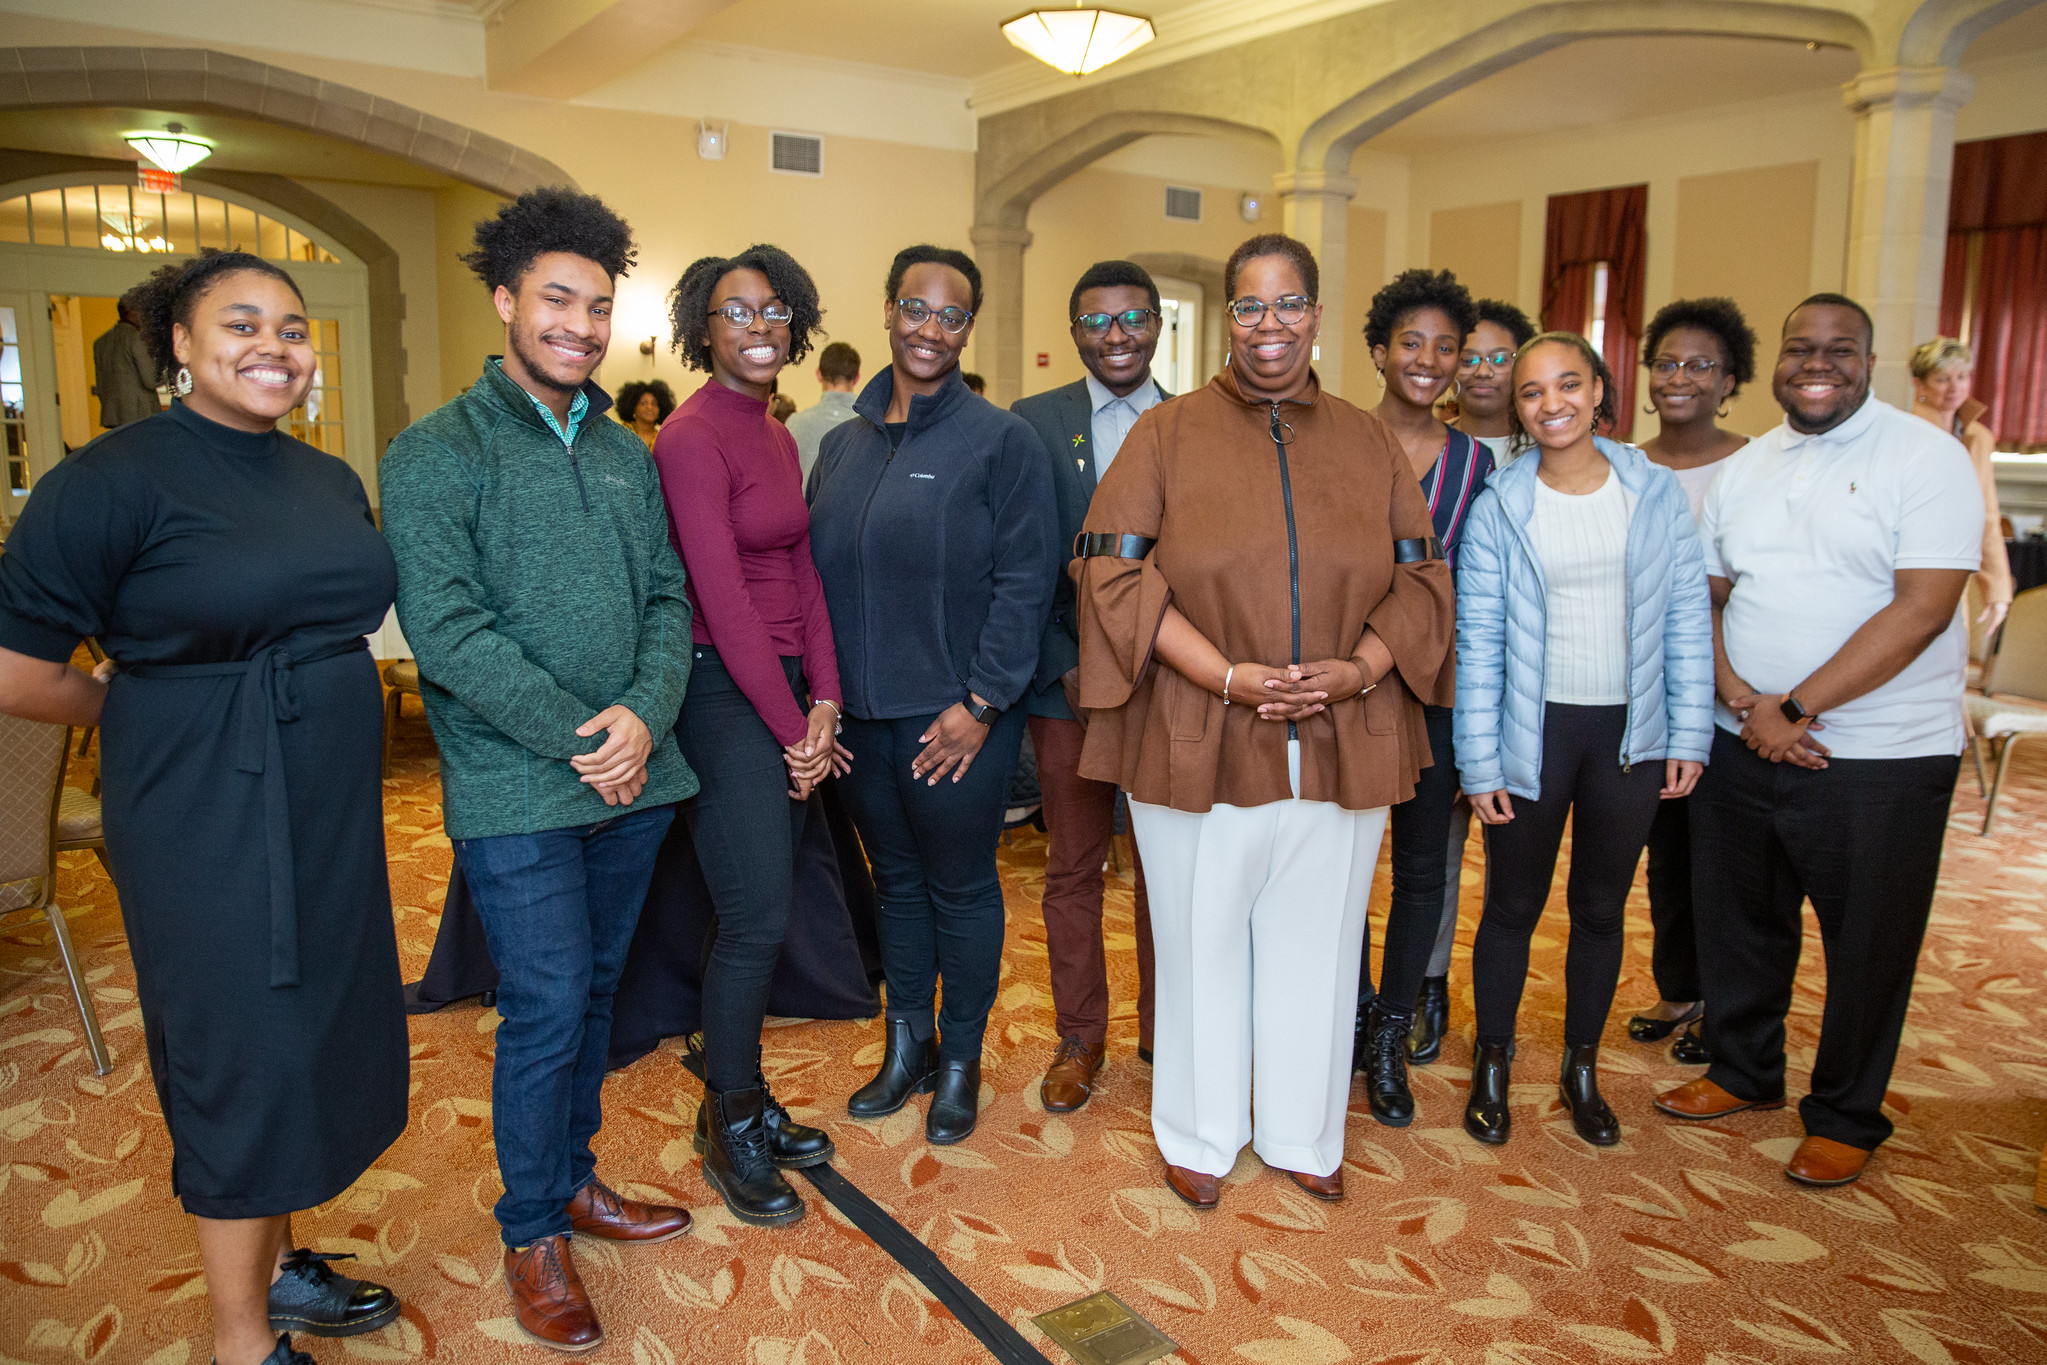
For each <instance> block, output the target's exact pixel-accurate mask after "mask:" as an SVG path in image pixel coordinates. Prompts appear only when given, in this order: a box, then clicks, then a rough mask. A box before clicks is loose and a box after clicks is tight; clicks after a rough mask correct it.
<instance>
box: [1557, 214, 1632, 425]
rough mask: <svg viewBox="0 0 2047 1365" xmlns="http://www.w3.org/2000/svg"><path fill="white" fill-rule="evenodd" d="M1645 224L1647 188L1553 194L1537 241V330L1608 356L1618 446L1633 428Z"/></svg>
mask: <svg viewBox="0 0 2047 1365" xmlns="http://www.w3.org/2000/svg"><path fill="white" fill-rule="evenodd" d="M1648 218H1649V187H1648V186H1647V185H1621V186H1617V187H1615V188H1613V189H1605V190H1587V191H1585V192H1584V193H1582V194H1553V195H1551V196H1550V197H1549V224H1548V228H1547V230H1546V232H1545V233H1544V236H1543V246H1542V281H1543V283H1542V325H1543V329H1544V330H1545V331H1551V332H1577V333H1578V334H1580V335H1581V336H1583V337H1585V338H1586V339H1587V340H1589V341H1591V342H1592V343H1593V345H1594V346H1595V347H1597V348H1598V350H1599V353H1600V354H1601V355H1602V356H1604V357H1606V363H1607V367H1608V368H1609V369H1611V370H1612V371H1613V375H1614V386H1615V388H1616V389H1617V390H1618V392H1617V393H1615V394H1614V411H1615V412H1616V413H1617V414H1618V416H1617V418H1616V420H1615V422H1614V429H1613V433H1612V434H1613V435H1615V436H1618V437H1620V438H1622V439H1623V440H1625V439H1627V438H1628V437H1630V436H1632V435H1633V434H1634V430H1635V380H1636V371H1637V370H1638V369H1639V368H1640V367H1639V365H1638V363H1637V362H1638V359H1639V357H1638V356H1637V354H1636V352H1637V351H1638V350H1640V348H1641V345H1642V288H1643V274H1644V267H1645V264H1646V261H1647V256H1648V227H1647V225H1648Z"/></svg>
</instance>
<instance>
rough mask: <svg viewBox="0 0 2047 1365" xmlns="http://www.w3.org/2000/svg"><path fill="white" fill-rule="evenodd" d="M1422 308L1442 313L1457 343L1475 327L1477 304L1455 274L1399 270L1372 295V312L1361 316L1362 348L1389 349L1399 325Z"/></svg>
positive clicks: (1435, 271) (1476, 324)
mask: <svg viewBox="0 0 2047 1365" xmlns="http://www.w3.org/2000/svg"><path fill="white" fill-rule="evenodd" d="M1424 308H1436V309H1440V310H1442V313H1443V316H1444V317H1446V318H1448V319H1450V322H1451V324H1452V325H1453V326H1454V327H1456V328H1457V340H1458V342H1459V343H1460V344H1461V343H1462V342H1463V340H1464V338H1465V337H1466V336H1468V335H1469V334H1470V332H1471V329H1472V328H1474V327H1476V326H1478V305H1477V304H1476V303H1474V302H1472V299H1471V291H1470V290H1469V289H1466V288H1465V287H1464V286H1463V285H1461V284H1459V283H1457V277H1456V276H1455V275H1453V274H1452V273H1450V272H1449V271H1447V270H1403V271H1401V272H1400V273H1399V274H1398V275H1395V276H1394V277H1393V278H1392V279H1390V280H1388V281H1387V282H1386V285H1385V287H1384V288H1382V289H1381V290H1380V291H1379V292H1378V293H1376V294H1374V295H1372V311H1370V312H1369V313H1367V314H1365V345H1367V346H1391V345H1392V344H1393V333H1394V331H1395V330H1396V329H1398V328H1399V326H1400V324H1401V323H1403V322H1405V321H1407V320H1408V319H1409V318H1411V317H1413V316H1414V315H1415V314H1416V313H1419V312H1420V311H1421V310H1422V309H1424Z"/></svg>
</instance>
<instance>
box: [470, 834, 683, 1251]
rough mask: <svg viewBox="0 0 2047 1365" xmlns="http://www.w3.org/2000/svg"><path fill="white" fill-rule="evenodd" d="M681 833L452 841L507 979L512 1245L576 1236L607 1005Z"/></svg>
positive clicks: (497, 1088)
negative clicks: (672, 836)
mask: <svg viewBox="0 0 2047 1365" xmlns="http://www.w3.org/2000/svg"><path fill="white" fill-rule="evenodd" d="M622 809H624V808H622ZM674 820H675V807H674V806H653V807H650V808H647V809H644V810H628V812H627V813H625V814H621V815H617V816H614V817H612V818H611V819H609V820H601V821H599V822H598V823H596V824H594V825H576V826H572V827H570V828H568V829H550V830H543V831H541V832H540V833H537V834H505V835H499V836H496V837H494V838H489V839H458V840H456V842H455V857H456V859H457V861H459V862H460V863H461V865H462V875H463V877H464V878H465V879H467V881H468V883H469V893H470V895H471V896H472V897H474V898H475V901H476V913H477V915H478V917H480V918H481V919H482V920H483V934H484V938H485V940H486V941H487V942H488V943H489V944H490V956H491V960H492V961H493V962H495V963H496V964H497V968H498V1014H499V1015H500V1016H502V1018H503V1021H504V1022H502V1023H501V1024H499V1025H498V1031H497V1060H496V1062H495V1064H494V1065H493V1067H492V1069H491V1093H490V1117H491V1131H492V1134H493V1136H494V1137H495V1140H496V1143H497V1157H498V1176H499V1179H500V1180H502V1181H503V1182H504V1187H505V1193H504V1196H503V1197H502V1198H500V1199H499V1200H498V1202H497V1208H496V1210H495V1212H496V1214H497V1220H498V1228H499V1230H500V1232H501V1234H502V1235H503V1237H504V1239H505V1245H506V1246H525V1245H527V1244H528V1243H531V1242H537V1241H539V1240H541V1239H542V1238H545V1237H553V1236H555V1235H556V1234H558V1233H565V1232H567V1231H568V1230H569V1215H568V1203H569V1200H570V1199H572V1198H573V1197H574V1196H575V1194H576V1191H578V1190H580V1189H582V1188H583V1186H585V1185H587V1184H589V1183H590V1181H591V1179H592V1178H593V1177H594V1175H595V1172H596V1167H597V1158H596V1156H595V1155H594V1154H592V1152H591V1151H590V1139H591V1138H593V1137H594V1136H596V1134H597V1129H598V1127H599V1126H600V1125H601V1124H602V1123H603V1122H604V1111H603V1098H602V1095H601V1093H600V1091H601V1090H602V1087H603V1085H604V1060H605V1054H606V1053H607V1051H609V1049H610V1046H611V1002H612V997H613V995H614V994H615V993H616V992H617V990H618V978H619V974H620V972H621V971H623V970H624V968H625V955H626V949H627V948H628V947H629V946H630V945H631V943H632V941H633V928H634V926H636V925H637V924H638V923H639V922H640V906H641V905H642V904H643V903H645V901H646V899H647V883H648V882H649V881H650V880H652V878H653V875H654V857H655V855H656V854H657V853H659V852H660V850H661V840H662V839H663V838H664V837H665V836H666V835H667V833H668V826H669V825H670V824H672V823H673V822H674Z"/></svg>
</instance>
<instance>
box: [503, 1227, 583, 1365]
mask: <svg viewBox="0 0 2047 1365" xmlns="http://www.w3.org/2000/svg"><path fill="white" fill-rule="evenodd" d="M505 1288H506V1289H508V1290H510V1291H511V1295H512V1317H513V1319H514V1321H516V1322H517V1323H518V1324H519V1330H520V1331H522V1332H524V1333H525V1334H526V1335H527V1336H529V1337H531V1338H533V1340H535V1341H537V1342H539V1343H540V1344H541V1345H542V1346H545V1347H547V1348H548V1349H549V1350H551V1351H566V1352H568V1353H570V1354H572V1355H577V1354H581V1353H582V1352H584V1351H594V1350H596V1349H597V1348H598V1347H599V1346H602V1345H603V1344H604V1329H603V1328H602V1327H599V1326H598V1325H597V1310H596V1309H594V1308H592V1307H591V1306H590V1295H589V1293H588V1292H587V1291H585V1290H584V1288H583V1280H582V1277H581V1276H579V1275H577V1274H576V1264H575V1262H574V1261H571V1260H570V1259H569V1239H568V1238H567V1237H565V1236H563V1235H561V1234H559V1233H557V1234H556V1235H555V1236H553V1237H543V1238H542V1239H541V1240H539V1241H537V1242H535V1243H533V1245H531V1246H529V1247H526V1248H525V1249H524V1250H515V1249H513V1248H511V1247H506V1248H505Z"/></svg>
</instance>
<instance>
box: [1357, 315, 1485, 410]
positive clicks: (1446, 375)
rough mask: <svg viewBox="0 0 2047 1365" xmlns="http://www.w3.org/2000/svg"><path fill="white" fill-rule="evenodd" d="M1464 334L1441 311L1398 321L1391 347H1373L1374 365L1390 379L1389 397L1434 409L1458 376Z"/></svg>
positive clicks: (1387, 382)
mask: <svg viewBox="0 0 2047 1365" xmlns="http://www.w3.org/2000/svg"><path fill="white" fill-rule="evenodd" d="M1463 340H1464V338H1463V335H1462V334H1461V333H1460V332H1459V331H1458V329H1457V324H1456V323H1455V322H1453V321H1451V319H1450V315H1449V314H1448V313H1445V312H1444V311H1443V310H1442V309H1440V308H1417V309H1415V310H1414V311H1413V312H1412V313H1409V314H1408V315H1407V316H1406V317H1403V318H1396V319H1395V320H1394V323H1393V335H1392V339H1391V341H1390V343H1389V344H1387V345H1384V346H1374V347H1373V348H1372V363H1373V364H1374V365H1377V366H1378V367H1379V372H1380V373H1381V374H1383V375H1385V376H1386V393H1387V396H1388V397H1390V398H1392V399H1394V400H1395V401H1396V402H1401V403H1405V404H1407V405H1408V406H1409V407H1414V408H1421V409H1424V410H1426V409H1430V408H1433V407H1435V406H1436V400H1437V399H1439V398H1441V397H1442V396H1443V394H1444V393H1445V392H1446V391H1448V389H1449V387H1450V381H1451V380H1453V379H1455V378H1456V377H1457V357H1458V353H1459V351H1460V350H1462V343H1463Z"/></svg>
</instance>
